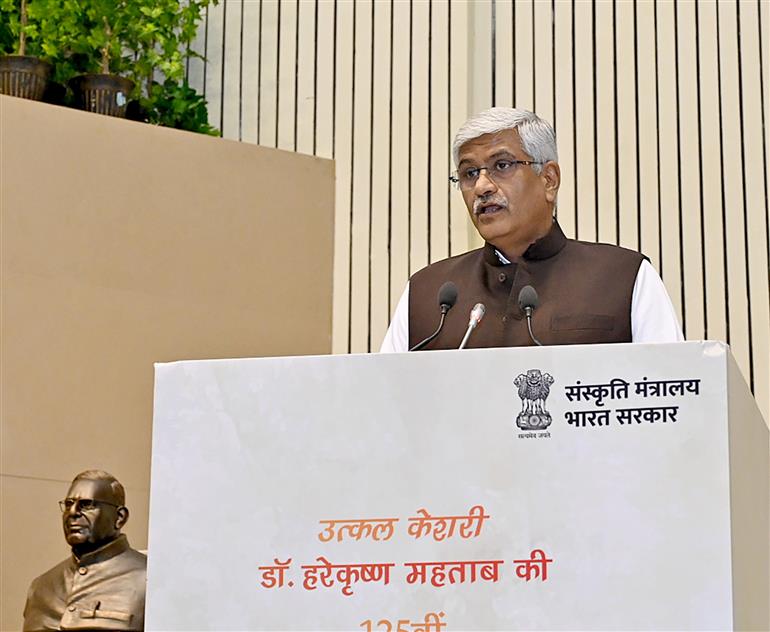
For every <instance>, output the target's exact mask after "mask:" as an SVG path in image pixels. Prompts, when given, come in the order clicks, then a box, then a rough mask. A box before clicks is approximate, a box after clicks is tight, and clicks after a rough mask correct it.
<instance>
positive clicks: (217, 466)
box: [146, 342, 770, 632]
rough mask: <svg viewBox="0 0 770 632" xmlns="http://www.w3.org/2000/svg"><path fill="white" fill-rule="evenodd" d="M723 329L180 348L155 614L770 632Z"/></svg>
mask: <svg viewBox="0 0 770 632" xmlns="http://www.w3.org/2000/svg"><path fill="white" fill-rule="evenodd" d="M768 460H769V459H768V429H767V426H766V424H765V422H764V421H763V420H762V418H761V416H760V413H759V411H758V409H757V407H756V404H755V402H754V400H753V398H752V397H751V394H750V392H749V390H748V388H747V387H746V385H745V382H744V381H743V378H742V377H741V375H740V372H739V370H738V368H737V366H736V364H735V362H734V360H733V359H732V357H731V355H730V352H729V349H728V347H727V346H725V345H724V344H722V343H717V342H687V343H679V344H657V345H596V346H564V347H542V348H512V349H479V350H464V351H436V352H425V353H412V354H393V355H353V356H314V357H291V358H259V359H241V360H213V361H199V362H177V363H171V364H161V365H157V366H156V384H155V416H154V428H153V457H152V482H151V499H150V534H149V565H148V592H147V612H146V624H147V629H148V630H188V629H196V630H343V629H344V630H366V631H373V630H383V631H385V630H392V631H393V632H396V631H398V632H411V631H416V632H442V631H444V630H511V629H528V630H589V629H590V630H617V629H637V630H662V629H676V630H706V629H719V630H726V629H758V630H765V629H768V628H770V614H769V612H768V595H769V594H770V580H769V577H768V567H769V565H770V538H768V534H770V521H769V519H768V498H769V497H770V489H769V488H768V486H769V484H770V473H769V468H768Z"/></svg>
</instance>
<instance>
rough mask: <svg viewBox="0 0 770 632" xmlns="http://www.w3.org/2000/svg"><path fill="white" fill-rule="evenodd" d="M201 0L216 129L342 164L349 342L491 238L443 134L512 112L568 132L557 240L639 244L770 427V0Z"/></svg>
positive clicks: (341, 241) (193, 69) (338, 312)
mask: <svg viewBox="0 0 770 632" xmlns="http://www.w3.org/2000/svg"><path fill="white" fill-rule="evenodd" d="M209 11H210V12H209V19H208V21H207V22H206V24H205V25H204V28H202V29H201V31H200V37H199V38H198V42H197V44H196V46H197V49H198V50H199V51H201V52H205V53H206V55H207V57H208V59H209V64H208V66H207V67H206V70H205V77H204V66H203V63H202V62H199V61H194V62H192V63H191V64H190V71H189V76H190V81H191V82H192V84H193V85H195V86H196V87H198V88H199V89H202V90H205V92H206V96H207V97H208V99H209V102H210V115H211V116H210V118H211V122H212V123H213V124H214V125H217V126H219V127H221V129H222V131H223V134H224V136H225V137H226V138H233V139H241V140H244V141H246V142H249V143H258V144H261V145H267V146H278V147H282V148H285V149H291V150H296V151H299V152H302V153H313V154H316V155H319V156H325V157H333V158H335V159H336V162H337V189H336V190H337V195H336V222H335V226H336V229H335V234H336V250H335V272H334V274H335V277H334V279H335V294H334V341H333V342H334V350H335V351H336V352H343V353H344V352H349V351H353V352H361V351H369V350H376V349H377V348H378V347H379V344H380V341H381V339H382V336H383V334H384V332H385V329H386V327H387V324H388V321H389V318H390V315H391V313H392V310H393V309H394V307H395V302H396V300H397V299H398V296H399V295H400V293H401V291H402V289H403V287H404V283H405V282H406V279H407V277H408V276H409V274H410V273H412V272H414V271H416V270H417V269H419V268H420V267H422V266H424V265H425V264H427V263H428V262H431V261H435V260H437V259H441V258H443V257H446V256H447V255H449V254H456V253H458V252H463V251H465V250H467V249H468V248H469V247H471V246H475V245H476V244H477V243H478V241H477V238H476V237H475V235H474V234H473V232H472V231H470V230H469V223H468V222H467V220H466V218H465V211H464V209H463V207H462V203H461V200H460V197H459V194H458V193H457V192H456V191H453V190H450V189H449V188H448V186H447V175H448V174H449V172H450V171H451V170H452V167H451V165H450V162H449V151H448V147H449V143H450V139H451V136H452V135H453V133H454V131H455V130H456V129H457V127H458V126H459V125H460V124H461V123H462V121H463V120H464V119H465V118H466V117H467V116H468V115H469V114H471V113H473V112H477V111H479V110H481V109H483V108H486V107H489V106H491V105H516V106H518V107H523V108H528V109H534V110H536V111H537V112H538V113H540V114H541V115H543V116H544V117H546V118H548V119H549V120H551V121H552V122H553V123H554V124H555V126H556V131H557V136H558V141H559V150H560V162H561V166H562V174H563V182H562V189H561V193H560V198H559V220H560V222H561V223H562V226H563V227H564V229H565V232H566V233H567V234H568V235H570V236H574V237H578V238H580V239H584V240H588V241H594V240H599V241H604V242H610V243H619V244H621V245H624V246H627V247H629V248H634V249H640V250H642V251H643V252H644V253H645V254H647V255H648V256H649V257H650V259H651V260H652V263H653V265H654V266H655V267H656V268H657V269H658V270H659V272H660V273H661V275H662V277H663V280H664V282H665V284H666V286H667V287H668V290H669V293H670V294H671V297H672V299H673V301H674V304H675V306H676V309H677V311H678V313H679V315H680V318H681V320H682V322H683V324H684V328H685V334H686V337H687V339H689V340H698V339H702V338H710V339H719V340H725V341H727V342H728V343H729V344H730V345H731V348H732V352H733V353H734V354H735V357H736V359H737V361H738V364H739V366H740V368H741V371H742V372H743V374H744V376H745V377H746V379H747V381H749V382H751V383H752V386H753V390H754V392H755V395H756V398H757V401H758V403H759V406H760V409H761V410H762V413H763V415H764V416H765V419H768V417H769V416H770V353H768V331H770V296H769V295H768V292H769V290H768V251H769V249H770V245H769V244H768V239H769V235H770V232H769V230H768V200H767V192H768V155H769V154H770V152H769V151H768V146H769V145H770V137H769V135H768V134H769V133H770V93H769V91H770V81H768V78H767V70H768V67H770V42H768V38H770V35H769V34H770V28H768V27H769V26H770V3H767V2H763V1H761V0H745V1H744V0H742V1H740V2H733V1H731V2H719V3H718V4H717V3H716V2H715V1H713V0H701V1H700V2H697V3H696V2H693V1H692V0H678V1H670V0H657V1H656V0H638V1H636V2H632V1H631V0H628V1H626V2H609V1H606V2H604V1H601V0H600V1H596V2H591V1H589V0H584V1H578V2H569V1H567V0H555V1H553V2H549V1H548V0H517V1H516V2H512V1H510V0H474V1H473V2H467V1H465V0H452V1H451V2H448V1H447V0H409V1H407V0H377V1H376V2H372V1H371V0H302V1H299V2H298V1H297V0H281V1H280V2H278V1H277V0H246V1H245V2H241V0H223V1H222V2H220V4H219V5H218V6H217V7H213V8H210V10H209ZM762 68H763V69H764V77H761V75H760V73H761V69H762ZM204 79H205V80H204ZM762 90H764V92H762ZM763 130H764V133H763Z"/></svg>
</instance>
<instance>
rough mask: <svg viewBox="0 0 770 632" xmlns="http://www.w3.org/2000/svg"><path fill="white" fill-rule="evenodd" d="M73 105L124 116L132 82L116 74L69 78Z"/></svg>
mask: <svg viewBox="0 0 770 632" xmlns="http://www.w3.org/2000/svg"><path fill="white" fill-rule="evenodd" d="M69 85H70V87H71V88H72V95H73V97H74V104H75V107H77V108H79V109H81V110H87V111H88V112H96V113H97V114H107V115H108V116H117V117H119V118H125V117H126V106H127V105H128V96H129V94H131V90H133V88H134V82H133V81H130V80H128V79H124V78H123V77H118V76H116V75H80V76H78V77H74V78H73V79H70V82H69Z"/></svg>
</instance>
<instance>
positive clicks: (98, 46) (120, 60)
mask: <svg viewBox="0 0 770 632" xmlns="http://www.w3.org/2000/svg"><path fill="white" fill-rule="evenodd" d="M134 5H135V3H134V2H133V0H77V1H76V2H73V3H71V15H72V16H74V18H75V19H74V20H73V22H72V27H73V28H72V30H71V32H70V33H68V34H66V35H65V36H64V37H63V38H62V41H63V43H64V44H65V46H66V47H67V48H68V56H69V57H70V58H71V59H73V60H78V64H77V66H78V68H79V70H80V71H81V73H82V74H79V75H77V76H75V77H73V78H72V79H70V81H69V85H70V87H71V88H72V93H73V97H74V103H75V106H76V107H79V108H81V109H83V110H88V111H90V112H98V113H99V114H108V115H110V116H118V117H124V116H125V114H126V106H127V104H128V100H129V97H130V95H131V93H132V91H133V90H134V85H135V84H134V82H133V81H131V80H130V79H128V78H126V77H124V76H121V73H125V72H126V71H127V69H128V64H129V61H130V45H131V43H132V42H133V40H134V32H135V30H136V29H137V28H139V25H138V24H137V23H136V17H137V16H136V11H135V6H134Z"/></svg>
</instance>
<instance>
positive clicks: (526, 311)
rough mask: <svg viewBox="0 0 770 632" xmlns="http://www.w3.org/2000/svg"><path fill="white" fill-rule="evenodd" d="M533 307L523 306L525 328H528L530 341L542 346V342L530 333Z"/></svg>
mask: <svg viewBox="0 0 770 632" xmlns="http://www.w3.org/2000/svg"><path fill="white" fill-rule="evenodd" d="M533 311H534V310H533V308H532V307H531V306H529V305H527V306H526V307H525V308H524V315H525V316H526V317H527V329H528V330H529V337H530V338H532V342H534V343H535V344H536V345H537V346H538V347H542V346H543V343H542V342H540V341H539V340H538V339H537V338H535V334H533V333H532V312H533Z"/></svg>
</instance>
